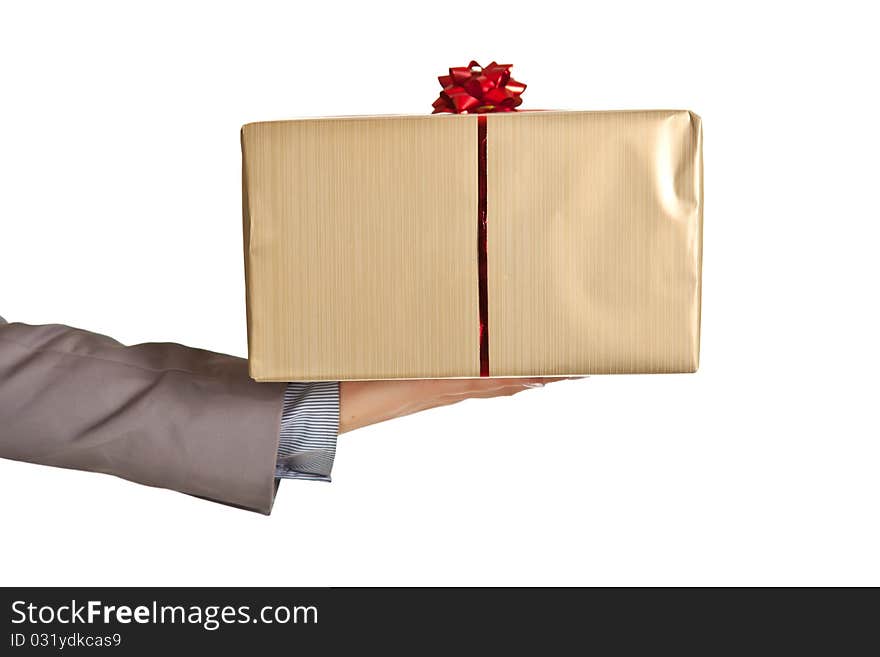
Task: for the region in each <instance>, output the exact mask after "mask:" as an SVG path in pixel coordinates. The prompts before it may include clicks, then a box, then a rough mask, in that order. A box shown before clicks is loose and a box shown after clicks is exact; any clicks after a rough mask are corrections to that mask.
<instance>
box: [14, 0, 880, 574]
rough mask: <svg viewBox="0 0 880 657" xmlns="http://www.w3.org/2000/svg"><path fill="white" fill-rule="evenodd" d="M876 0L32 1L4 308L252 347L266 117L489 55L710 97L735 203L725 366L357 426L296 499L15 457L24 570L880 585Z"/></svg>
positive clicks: (627, 95) (709, 219)
mask: <svg viewBox="0 0 880 657" xmlns="http://www.w3.org/2000/svg"><path fill="white" fill-rule="evenodd" d="M867 6H868V3H864V4H860V3H852V4H850V3H843V2H838V3H834V4H829V5H827V7H828V8H829V9H827V10H823V9H818V8H816V7H814V6H812V3H791V4H781V3H780V4H774V3H766V2H762V3H754V4H749V3H736V4H735V5H728V6H727V7H726V8H724V9H722V8H721V5H718V4H713V3H705V2H694V3H681V2H677V3H676V2H663V3H658V2H644V3H619V2H604V3H560V2H550V1H548V0H543V1H542V2H528V3H518V2H513V1H512V0H509V1H507V2H485V1H484V2H479V3H473V2H458V3H456V2H452V3H439V4H438V3H424V4H420V3H416V2H402V3H379V2H358V3H349V4H343V3H338V2H322V3H309V4H306V3H295V2H283V3H277V4H275V3H265V2H242V3H240V4H237V5H233V4H222V3H217V2H205V3H178V2H173V3H161V2H150V3H141V5H140V8H137V5H135V4H133V3H118V2H106V3H96V2H76V3H69V2H58V3H46V2H29V3H4V5H3V6H2V9H0V126H2V138H0V313H2V314H3V315H4V316H6V317H7V319H11V320H17V321H25V322H29V323H45V322H60V323H66V324H72V325H75V326H79V327H82V328H89V329H92V330H96V331H99V332H102V333H107V334H109V335H112V336H114V337H116V338H118V339H120V340H122V341H123V342H128V343H133V342H141V341H165V340H170V341H176V342H182V343H184V344H190V345H194V346H199V347H205V348H209V349H214V350H218V351H225V352H229V353H234V354H239V355H242V356H244V355H246V342H245V320H244V317H245V308H244V289H243V280H242V267H243V266H242V248H241V223H240V222H241V211H240V208H241V200H240V199H241V196H240V194H241V191H240V152H239V141H238V139H239V135H238V129H239V126H240V125H241V124H243V123H245V122H249V121H257V120H267V119H279V118H286V117H295V116H312V115H334V114H374V113H378V114H384V113H404V114H405V113H414V114H421V113H427V112H429V111H430V109H431V107H430V106H431V103H432V102H433V100H434V99H435V97H436V95H437V91H438V90H439V85H438V84H437V81H436V76H437V75H439V74H442V73H444V69H445V68H447V67H449V66H452V65H464V64H466V63H467V62H468V60H469V59H471V58H476V59H478V60H479V61H482V62H486V61H488V60H491V59H493V58H495V59H498V60H499V61H502V62H505V63H508V62H509V63H513V64H514V72H515V74H516V77H517V78H518V79H520V80H522V81H524V82H526V83H527V84H528V85H529V88H528V90H527V91H526V93H525V95H524V100H525V105H524V107H526V108H557V109H627V108H687V109H691V110H694V111H696V112H697V113H699V114H700V115H701V116H702V117H703V120H704V129H705V173H706V183H705V193H706V210H705V251H704V255H705V267H704V305H703V351H702V363H701V370H700V372H699V373H698V374H695V375H678V376H641V377H627V376H620V377H595V378H591V379H588V380H583V381H575V382H564V383H559V384H554V385H551V386H549V387H547V388H545V389H542V390H536V391H529V392H526V393H524V394H522V395H518V396H516V397H513V398H505V399H497V400H488V401H478V400H475V401H469V402H465V403H463V404H460V405H457V406H452V407H448V408H444V409H439V410H434V411H431V412H427V413H423V414H419V415H416V416H412V417H408V418H405V419H400V420H396V421H393V422H389V423H386V424H381V425H377V426H374V427H370V428H367V429H364V430H360V431H357V432H355V433H351V434H347V435H344V436H343V437H342V438H341V439H340V445H339V451H338V456H337V462H336V467H335V471H334V482H333V483H332V484H329V485H326V484H320V483H310V482H284V483H282V487H281V491H280V492H279V497H278V500H277V502H276V506H275V511H274V513H273V515H272V516H271V517H264V516H260V515H257V514H253V513H247V512H243V511H239V510H234V509H231V508H227V507H224V506H220V505H217V504H212V503H209V502H205V501H202V500H198V499H194V498H190V497H187V496H184V495H180V494H177V493H173V492H168V491H162V490H156V489H151V488H146V487H142V486H138V485H135V484H131V483H128V482H124V481H122V480H120V479H116V478H113V477H107V476H101V475H93V474H84V473H79V472H71V471H63V470H58V469H53V468H46V467H40V466H35V465H27V464H21V463H14V462H10V461H0V528H2V529H0V534H2V537H0V583H2V584H7V585H13V584H17V585H49V584H103V585H135V584H142V585H162V584H178V585H196V584H206V585H220V584H237V585H245V584H248V585H269V584H290V585H331V584H332V585H342V584H350V585H358V584H440V585H445V584H587V585H599V584H696V585H702V584H732V585H738V584H768V585H774V584H874V585H878V584H880V559H878V558H877V555H878V554H880V526H878V517H880V513H878V512H880V508H878V507H880V504H878V501H880V476H878V469H880V442H878V437H880V431H878V421H877V402H878V399H877V397H878V395H877V393H878V386H877V376H878V369H880V358H878V347H877V344H878V336H880V321H878V301H877V297H878V290H877V284H878V282H880V275H878V274H880V271H878V269H880V266H878V259H877V252H878V238H880V229H878V221H880V213H878V196H877V189H878V184H880V176H878V168H880V167H878V155H880V131H878V125H880V120H878V116H880V106H878V102H877V98H876V96H875V93H876V85H877V63H878V61H880V52H878V46H877V35H876V26H877V23H876V19H874V18H873V17H871V16H869V15H868V13H867V11H866V10H865V9H862V8H861V7H867ZM831 7H833V10H832V9H831ZM0 403H2V400H0ZM0 429H2V428H0ZM243 438H244V437H243Z"/></svg>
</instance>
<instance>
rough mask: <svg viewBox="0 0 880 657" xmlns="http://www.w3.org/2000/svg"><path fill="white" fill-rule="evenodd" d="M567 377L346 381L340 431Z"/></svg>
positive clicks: (342, 385) (341, 397) (341, 399)
mask: <svg viewBox="0 0 880 657" xmlns="http://www.w3.org/2000/svg"><path fill="white" fill-rule="evenodd" d="M564 378H565V377H561V378H550V377H538V378H530V379H492V378H484V379H420V380H412V381H343V382H341V383H340V384H339V433H345V432H346V431H352V430H353V429H359V428H360V427H365V426H367V425H369V424H376V423H377V422H383V421H385V420H390V419H392V418H396V417H401V416H403V415H409V414H410V413H417V412H419V411H425V410H427V409H429V408H435V407H437V406H446V405H447V404H454V403H455V402H459V401H462V400H464V399H471V398H475V397H501V396H507V395H513V394H516V393H517V392H520V391H522V390H528V389H529V388H538V387H541V386H543V385H544V384H545V383H551V382H553V381H561V380H563V379H564Z"/></svg>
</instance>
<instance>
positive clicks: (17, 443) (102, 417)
mask: <svg viewBox="0 0 880 657" xmlns="http://www.w3.org/2000/svg"><path fill="white" fill-rule="evenodd" d="M286 390H287V386H286V385H285V384H283V383H280V384H272V383H256V382H254V381H252V380H251V379H250V378H249V377H248V373H247V361H246V360H244V359H241V358H235V357H233V356H226V355H223V354H218V353H213V352H210V351H204V350H201V349H191V348H188V347H183V346H181V345H177V344H168V343H150V344H140V345H134V346H128V347H127V346H125V345H122V344H120V343H119V342H117V341H115V340H113V339H111V338H108V337H106V336H103V335H98V334H95V333H90V332H88V331H83V330H80V329H75V328H70V327H67V326H61V325H46V326H30V325H27V324H20V323H11V324H9V323H5V322H2V321H0V457H3V458H9V459H15V460H19V461H28V462H31V463H40V464H44V465H51V466H58V467H63V468H75V469H78V470H89V471H93V472H103V473H107V474H112V475H116V476H119V477H122V478H124V479H128V480H131V481H135V482H138V483H141V484H146V485H148V486H157V487H162V488H170V489H173V490H178V491H181V492H183V493H188V494H190V495H195V496H198V497H204V498H207V499H211V500H215V501H218V502H223V503H226V504H230V505H234V506H238V507H242V508H245V509H251V510H254V511H258V512H261V513H267V514H268V513H269V512H270V511H271V508H272V503H273V501H274V497H275V490H276V487H277V479H276V469H277V468H278V467H279V464H278V457H279V453H280V451H279V450H280V449H281V448H280V446H279V439H280V437H281V435H282V421H281V415H282V408H283V406H284V402H285V391H286ZM322 435H323V434H322ZM325 447H326V446H322V449H324V452H325V454H326V448H325ZM302 460H303V461H304V462H305V461H308V459H305V458H304V459H302ZM330 463H331V464H332V458H331V461H330ZM305 467H306V468H307V469H308V468H312V466H311V465H309V464H308V463H306V465H305ZM316 468H317V469H320V467H319V466H316ZM316 468H312V469H316ZM327 474H328V475H329V471H328V472H327Z"/></svg>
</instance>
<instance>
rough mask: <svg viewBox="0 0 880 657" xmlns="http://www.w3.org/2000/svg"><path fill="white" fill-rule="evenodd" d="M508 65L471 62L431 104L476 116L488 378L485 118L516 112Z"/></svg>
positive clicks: (483, 357)
mask: <svg viewBox="0 0 880 657" xmlns="http://www.w3.org/2000/svg"><path fill="white" fill-rule="evenodd" d="M510 69H511V65H510V64H498V63H496V62H492V63H491V64H489V65H488V66H486V67H485V68H484V67H482V66H480V65H479V64H478V63H477V62H475V61H472V62H471V63H470V64H468V65H467V66H456V67H453V68H450V69H449V75H441V76H440V77H439V78H437V79H438V80H439V82H440V86H441V87H443V90H442V91H441V92H440V96H439V97H438V98H437V100H435V101H434V114H437V113H440V112H449V113H452V114H477V179H478V182H477V184H478V188H479V202H478V205H477V264H478V267H479V281H478V285H479V296H480V298H479V306H480V376H489V284H488V282H487V275H488V253H487V251H486V232H487V231H486V198H487V193H486V116H485V115H486V114H488V113H492V112H515V111H516V108H517V107H519V105H520V104H521V103H522V98H520V96H521V95H522V92H523V91H525V89H526V85H524V84H523V83H522V82H517V81H516V80H514V79H513V78H512V77H510Z"/></svg>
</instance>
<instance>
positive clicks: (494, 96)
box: [433, 61, 526, 114]
mask: <svg viewBox="0 0 880 657" xmlns="http://www.w3.org/2000/svg"><path fill="white" fill-rule="evenodd" d="M511 68H512V65H511V64H496V63H495V62H492V63H491V64H489V65H488V66H487V67H485V68H483V67H482V66H480V65H479V64H477V62H474V61H472V62H471V63H470V64H468V65H467V66H457V67H455V68H451V69H449V75H441V76H440V77H439V78H437V79H438V80H440V86H441V87H443V91H441V92H440V97H439V98H437V100H435V101H434V112H433V113H434V114H438V113H441V112H448V113H450V114H486V113H488V112H512V111H514V110H515V109H516V108H517V107H519V105H520V104H521V103H522V98H520V95H521V94H522V92H523V91H525V90H526V85H524V84H523V83H522V82H517V81H516V80H514V79H513V78H512V77H510V69H511Z"/></svg>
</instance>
